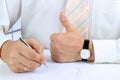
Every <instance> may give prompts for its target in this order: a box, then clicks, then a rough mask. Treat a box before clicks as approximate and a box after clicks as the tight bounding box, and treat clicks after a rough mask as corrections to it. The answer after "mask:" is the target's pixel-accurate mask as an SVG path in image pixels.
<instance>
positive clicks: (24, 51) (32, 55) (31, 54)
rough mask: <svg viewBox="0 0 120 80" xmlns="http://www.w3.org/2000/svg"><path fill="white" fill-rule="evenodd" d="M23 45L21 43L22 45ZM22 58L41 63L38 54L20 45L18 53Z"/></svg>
mask: <svg viewBox="0 0 120 80" xmlns="http://www.w3.org/2000/svg"><path fill="white" fill-rule="evenodd" d="M22 44H23V43H22ZM19 53H20V54H21V55H22V56H24V57H26V58H29V59H30V60H34V61H36V62H38V63H40V62H41V56H40V54H38V53H37V52H36V51H34V50H33V49H31V48H29V47H27V46H25V45H24V44H23V45H20V52H19Z"/></svg>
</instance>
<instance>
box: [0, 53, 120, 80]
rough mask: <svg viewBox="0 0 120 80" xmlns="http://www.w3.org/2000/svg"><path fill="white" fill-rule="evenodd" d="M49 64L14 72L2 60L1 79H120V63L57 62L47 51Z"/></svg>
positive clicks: (0, 65)
mask: <svg viewBox="0 0 120 80" xmlns="http://www.w3.org/2000/svg"><path fill="white" fill-rule="evenodd" d="M45 56H46V57H47V63H46V64H47V66H48V68H46V67H45V66H44V65H42V66H41V67H39V68H37V69H36V70H35V71H33V72H29V73H13V72H12V71H10V69H9V68H8V66H7V65H6V64H5V63H3V62H2V61H0V80H120V65H119V64H88V63H82V62H73V63H55V62H53V61H52V60H51V58H50V52H49V51H45Z"/></svg>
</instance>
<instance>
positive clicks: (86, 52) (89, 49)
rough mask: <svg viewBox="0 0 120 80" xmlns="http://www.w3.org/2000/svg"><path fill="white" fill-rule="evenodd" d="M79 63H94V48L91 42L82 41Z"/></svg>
mask: <svg viewBox="0 0 120 80" xmlns="http://www.w3.org/2000/svg"><path fill="white" fill-rule="evenodd" d="M80 58H81V61H84V62H94V60H95V57H94V46H93V42H92V40H88V39H84V42H83V47H82V49H81V51H80Z"/></svg>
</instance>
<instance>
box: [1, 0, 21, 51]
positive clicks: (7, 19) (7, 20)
mask: <svg viewBox="0 0 120 80" xmlns="http://www.w3.org/2000/svg"><path fill="white" fill-rule="evenodd" d="M0 3H1V5H0V49H1V46H2V44H3V43H4V42H5V41H7V40H8V38H7V36H6V33H7V32H8V30H9V29H10V27H11V26H12V25H13V24H14V23H15V22H16V21H17V20H18V18H19V17H20V4H21V3H20V0H12V1H11V0H0ZM9 3H10V4H9ZM14 11H15V12H14Z"/></svg>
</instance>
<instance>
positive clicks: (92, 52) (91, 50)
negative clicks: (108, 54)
mask: <svg viewBox="0 0 120 80" xmlns="http://www.w3.org/2000/svg"><path fill="white" fill-rule="evenodd" d="M89 50H90V58H89V59H88V61H89V62H94V61H95V53H94V45H93V41H92V40H90V44H89Z"/></svg>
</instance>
